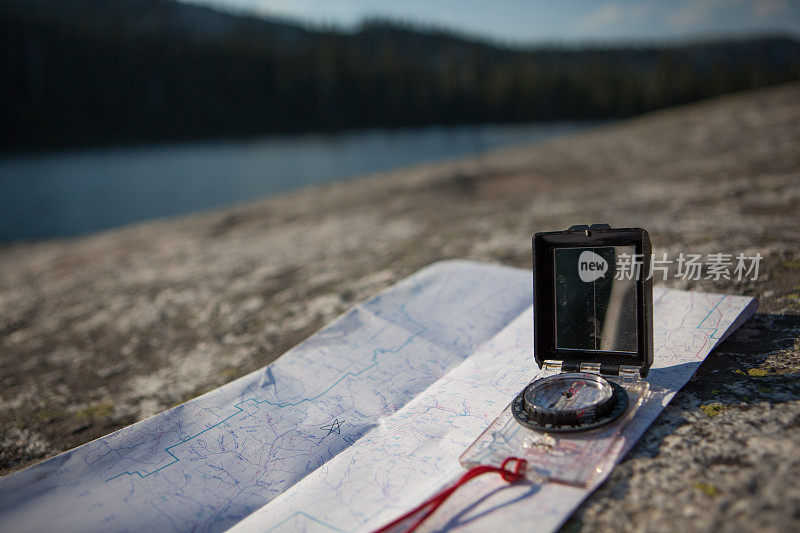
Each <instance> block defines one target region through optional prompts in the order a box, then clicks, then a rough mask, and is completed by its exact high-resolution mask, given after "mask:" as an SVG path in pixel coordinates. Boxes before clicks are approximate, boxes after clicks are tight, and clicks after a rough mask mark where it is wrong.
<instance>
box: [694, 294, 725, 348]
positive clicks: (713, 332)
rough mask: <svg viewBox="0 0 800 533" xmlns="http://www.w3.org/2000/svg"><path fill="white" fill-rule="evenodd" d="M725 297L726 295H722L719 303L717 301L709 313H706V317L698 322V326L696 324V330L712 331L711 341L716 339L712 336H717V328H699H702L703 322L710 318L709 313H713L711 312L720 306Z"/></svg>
mask: <svg viewBox="0 0 800 533" xmlns="http://www.w3.org/2000/svg"><path fill="white" fill-rule="evenodd" d="M726 297H727V294H726V295H723V296H722V298H720V299H719V301H718V302H717V303H716V304H715V305H714V307H712V308H711V310H710V311H709V312H708V314H707V315H706V316H705V317H704V318H703V320H701V321H700V323H699V324H697V329H713V330H714V331H712V332H711V338H712V339H714V338H716V337H714V335H716V334H717V330H718V329H719V328H701V327H700V326H702V325H703V322H705V321H706V320H708V317H710V316H711V313H713V312H714V310H715V309H716V308H717V307H719V304H721V303H722V300H724V299H725V298H726Z"/></svg>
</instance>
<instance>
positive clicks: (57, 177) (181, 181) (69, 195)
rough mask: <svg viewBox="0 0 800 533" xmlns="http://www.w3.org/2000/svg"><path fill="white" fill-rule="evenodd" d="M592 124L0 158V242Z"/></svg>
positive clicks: (197, 206)
mask: <svg viewBox="0 0 800 533" xmlns="http://www.w3.org/2000/svg"><path fill="white" fill-rule="evenodd" d="M591 125H593V124H590V123H583V122H579V123H575V122H559V123H546V124H526V125H477V126H456V127H426V128H414V129H403V130H370V131H361V132H349V133H339V134H325V135H323V134H314V135H294V136H280V137H266V138H261V139H253V140H246V141H241V140H239V141H224V142H220V141H217V142H203V143H191V144H178V145H163V146H152V147H136V148H114V149H102V150H82V151H74V152H58V153H52V154H33V155H24V156H10V155H5V156H2V157H0V242H9V241H19V240H38V239H48V238H54V237H66V236H72V235H79V234H85V233H90V232H94V231H100V230H104V229H108V228H113V227H116V226H121V225H124V224H129V223H132V222H137V221H141V220H147V219H152V218H159V217H170V216H177V215H182V214H186V213H191V212H195V211H201V210H205V209H211V208H215V207H220V206H224V205H229V204H234V203H238V202H243V201H246V200H250V199H254V198H258V197H262V196H268V195H273V194H276V193H280V192H283V191H288V190H291V189H297V188H301V187H306V186H309V185H313V184H317V183H326V182H332V181H341V180H344V179H351V178H355V177H358V176H363V175H366V174H371V173H374V172H380V171H386V170H392V169H395V168H400V167H405V166H410V165H415V164H419V163H425V162H430V161H437V160H443V159H450V158H454V157H458V156H463V155H468V154H476V153H480V152H484V151H487V150H491V149H493V148H499V147H504V146H511V145H514V144H519V143H526V142H534V141H542V140H546V139H550V138H552V137H555V136H559V135H565V134H569V133H573V132H575V131H577V130H580V129H584V128H586V127H589V126H591Z"/></svg>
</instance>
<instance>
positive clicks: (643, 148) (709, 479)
mask: <svg viewBox="0 0 800 533" xmlns="http://www.w3.org/2000/svg"><path fill="white" fill-rule="evenodd" d="M799 208H800V85H797V84H795V85H788V86H782V87H776V88H772V89H767V90H761V91H757V92H751V93H744V94H737V95H731V96H728V97H724V98H720V99H717V100H713V101H708V102H703V103H699V104H695V105H691V106H686V107H682V108H676V109H672V110H666V111H663V112H659V113H654V114H650V115H647V116H644V117H641V118H638V119H635V120H630V121H626V122H623V123H619V124H616V125H612V126H607V127H603V128H599V129H595V130H592V131H589V132H586V133H582V134H579V135H576V136H572V137H568V138H561V139H556V140H553V141H550V142H547V143H545V144H539V145H535V146H521V147H517V148H513V149H508V150H502V151H497V152H492V153H488V154H484V155H481V156H478V157H474V158H471V159H464V160H458V161H452V162H444V163H437V164H431V165H426V166H422V167H417V168H413V169H406V170H402V171H397V172H393V173H388V174H384V175H380V176H374V177H370V178H365V179H362V180H357V181H353V182H347V183H339V184H333V185H327V186H320V187H314V188H310V189H306V190H301V191H298V192H294V193H291V194H286V195H283V196H279V197H274V198H271V199H266V200H263V201H258V202H255V203H251V204H247V205H243V206H240V207H237V208H233V209H228V210H223V211H217V212H211V213H206V214H200V215H196V216H190V217H186V218H181V219H176V220H164V221H156V222H151V223H146V224H141V225H137V226H131V227H127V228H123V229H119V230H114V231H109V232H105V233H101V234H97V235H94V236H89V237H85V238H78V239H71V240H63V241H51V242H40V243H33V244H18V245H13V246H6V247H3V248H0V473H8V472H11V471H14V470H16V469H19V468H21V467H23V466H26V465H29V464H31V463H33V462H35V461H38V460H41V459H43V458H45V457H48V456H51V455H54V454H56V453H58V452H60V451H63V450H66V449H68V448H71V447H73V446H76V445H79V444H81V443H84V442H87V441H89V440H91V439H94V438H96V437H99V436H101V435H103V434H106V433H108V432H110V431H112V430H114V429H117V428H120V427H122V426H124V425H126V424H129V423H132V422H134V421H136V420H139V419H141V418H143V417H146V416H149V415H152V414H154V413H156V412H158V411H160V410H163V409H164V408H166V407H169V406H171V405H173V404H176V403H179V402H182V401H184V400H186V399H188V398H191V397H193V396H195V395H198V394H200V393H202V392H204V391H206V390H209V389H211V388H214V387H217V386H219V385H221V384H223V383H226V382H228V381H230V380H232V379H234V378H236V377H238V376H240V375H243V374H245V373H247V372H249V371H251V370H254V369H256V368H259V367H261V366H263V365H265V364H267V363H269V362H270V361H272V360H274V359H275V358H276V357H277V356H279V355H280V354H281V353H283V352H284V351H286V350H287V349H288V348H290V347H291V346H292V345H294V344H296V343H297V342H299V341H301V340H302V339H303V338H305V337H307V336H308V335H310V334H311V333H313V332H314V331H315V330H316V329H318V328H319V327H321V326H322V325H323V324H324V323H325V322H327V321H329V320H331V319H332V318H334V317H336V316H337V315H338V314H339V313H341V312H343V311H344V310H345V309H346V308H348V307H349V306H350V305H352V304H353V303H354V302H356V301H358V300H362V299H364V298H367V297H369V296H370V295H372V294H374V293H375V292H376V291H378V290H380V289H382V288H384V287H386V286H388V285H390V284H391V283H394V282H395V281H398V280H399V279H401V278H403V277H404V276H406V275H408V274H410V273H412V272H414V271H415V270H418V269H419V268H421V267H423V266H425V265H427V264H429V263H431V262H433V261H436V260H439V259H445V258H466V259H474V260H479V261H493V262H499V263H505V264H510V265H515V266H521V267H528V265H529V261H530V259H529V257H530V236H531V234H532V233H533V232H535V231H543V230H553V229H563V228H565V227H567V226H569V225H571V224H574V223H592V222H607V223H610V224H612V225H613V226H643V227H645V228H647V229H648V230H649V231H650V234H651V237H652V239H653V244H654V247H655V251H656V253H657V254H661V253H664V252H666V253H668V257H669V258H673V259H674V258H677V256H678V254H679V253H680V252H685V253H698V254H703V255H705V254H709V253H718V252H721V253H731V254H734V255H736V254H738V253H740V252H743V253H745V254H746V255H754V254H755V253H760V254H761V255H762V256H763V257H764V259H763V261H762V262H761V265H760V269H759V277H758V279H757V280H756V281H752V280H751V281H744V282H737V281H736V280H735V279H734V280H726V279H719V280H714V279H701V280H696V281H694V280H682V279H679V278H676V277H675V276H674V275H673V274H674V268H673V272H672V273H671V274H670V276H669V279H668V280H667V281H666V282H665V283H667V284H668V285H671V286H677V287H681V288H691V289H698V290H706V291H716V292H726V293H736V294H749V295H755V296H757V297H758V298H759V300H760V302H761V307H760V310H759V312H758V314H757V315H756V317H755V318H754V319H752V320H751V321H749V322H748V323H747V324H745V325H744V326H743V327H742V328H741V329H739V330H738V331H737V332H736V333H735V334H734V335H733V336H732V337H731V338H730V339H729V340H728V341H726V342H725V343H723V344H722V345H721V346H720V347H719V348H718V349H717V350H716V351H715V352H714V353H712V354H711V355H710V356H709V358H708V360H707V361H706V363H704V364H703V365H702V367H701V368H700V370H699V371H698V372H697V374H696V376H695V377H694V378H693V379H692V381H691V382H690V383H689V385H687V387H686V388H685V389H684V390H683V391H682V392H680V393H679V394H678V395H677V396H676V398H675V400H674V401H673V402H672V404H671V405H670V406H669V407H668V408H667V409H666V410H665V412H664V413H663V414H662V416H661V417H660V418H659V419H658V420H657V421H656V423H655V424H654V425H653V426H652V428H651V429H650V430H649V431H648V432H647V433H646V435H645V437H644V438H643V439H642V441H641V442H640V443H639V444H638V445H637V446H636V447H635V449H634V450H633V451H632V452H631V454H630V455H629V456H628V458H627V459H626V460H625V461H624V462H623V463H622V464H621V465H619V466H618V467H617V468H616V470H615V471H614V472H613V474H612V475H611V477H610V479H609V480H608V482H606V483H605V484H604V485H603V486H602V487H601V488H600V489H599V490H598V491H597V492H596V493H595V494H594V495H593V496H592V497H591V498H589V499H588V500H587V501H586V502H585V503H584V505H583V506H582V507H581V508H580V510H579V511H578V512H577V513H576V514H575V516H573V518H572V519H571V520H570V521H569V522H568V523H567V525H566V526H565V529H566V530H569V531H573V530H579V529H583V530H586V531H589V530H596V529H597V530H601V531H619V530H622V531H661V530H663V531H676V530H701V531H714V530H733V531H752V530H755V529H760V530H764V531H773V530H775V531H796V530H798V529H800V482H798V480H799V479H800V380H799V379H798V378H800V361H798V353H800V342H799V341H798V337H799V336H800V229H798V223H800V216H798V213H800V211H799Z"/></svg>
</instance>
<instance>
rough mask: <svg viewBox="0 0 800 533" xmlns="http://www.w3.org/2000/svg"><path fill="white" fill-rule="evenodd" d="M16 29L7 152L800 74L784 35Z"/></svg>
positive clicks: (329, 124) (495, 116) (89, 9)
mask: <svg viewBox="0 0 800 533" xmlns="http://www.w3.org/2000/svg"><path fill="white" fill-rule="evenodd" d="M98 4H103V6H102V8H100V7H98ZM148 21H149V22H150V23H148ZM0 30H2V31H0V54H2V57H3V60H2V62H0V102H2V107H3V113H2V116H1V117H0V129H1V130H2V132H3V134H2V141H0V149H3V150H20V149H42V148H52V147H68V146H87V145H99V144H119V143H132V142H154V141H166V140H186V139H199V138H216V137H231V136H252V135H260V134H268V133H284V132H299V131H322V130H340V129H353V128H372V127H401V126H418V125H426V124H456V123H459V124H460V123H481V122H529V121H550V120H584V119H591V120H597V119H609V118H620V117H628V116H632V115H636V114H639V113H643V112H646V111H650V110H654V109H658V108H662V107H666V106H671V105H676V104H682V103H686V102H691V101H694V100H698V99H702V98H706V97H710V96H714V95H718V94H722V93H727V92H731V91H738V90H743V89H749V88H753V87H758V86H765V85H770V84H775V83H780V82H784V81H788V80H796V79H800V43H798V41H796V40H794V39H791V38H781V37H772V38H751V39H743V40H726V41H716V42H706V43H689V44H680V45H647V46H645V45H641V46H632V45H626V46H622V45H620V46H603V47H600V46H592V47H566V46H562V47H556V46H550V47H538V48H527V49H526V48H519V47H509V46H503V45H499V44H496V43H491V42H487V41H481V40H474V39H470V38H468V37H464V36H460V35H456V34H452V33H447V32H443V31H437V30H431V29H426V28H419V27H415V26H410V25H407V24H398V23H393V22H383V21H372V22H368V23H365V24H364V25H362V26H361V27H360V28H359V29H358V30H357V31H354V32H344V31H336V30H319V29H318V30H311V29H307V28H301V27H293V26H291V25H289V24H285V23H277V22H271V21H267V20H259V19H250V18H246V17H236V16H232V15H227V14H222V13H217V12H214V11H211V10H209V9H205V8H200V7H195V6H188V5H183V4H177V3H175V2H172V1H167V0H135V1H133V0H127V1H122V0H113V1H111V0H110V1H108V2H100V3H98V2H91V1H90V0H72V1H71V2H54V1H52V0H36V1H34V0H29V1H27V2H20V1H7V0H6V1H3V2H2V3H0Z"/></svg>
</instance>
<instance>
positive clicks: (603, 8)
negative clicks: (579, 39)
mask: <svg viewBox="0 0 800 533" xmlns="http://www.w3.org/2000/svg"><path fill="white" fill-rule="evenodd" d="M648 11H649V6H648V5H647V4H635V5H625V4H623V3H622V2H606V3H605V4H602V5H600V6H598V7H597V8H596V9H594V10H592V11H590V12H588V13H586V14H585V15H583V16H582V17H580V18H579V19H578V20H576V21H575V28H576V29H578V30H581V31H595V30H601V29H605V28H611V27H614V26H617V25H619V24H621V23H628V22H636V21H639V20H641V19H643V18H644V17H645V16H646V15H647V12H648Z"/></svg>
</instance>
